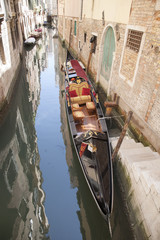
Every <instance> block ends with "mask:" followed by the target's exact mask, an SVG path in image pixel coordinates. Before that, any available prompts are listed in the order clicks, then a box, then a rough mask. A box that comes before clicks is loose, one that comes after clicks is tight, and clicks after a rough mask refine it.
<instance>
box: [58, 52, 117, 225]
mask: <svg viewBox="0 0 160 240" xmlns="http://www.w3.org/2000/svg"><path fill="white" fill-rule="evenodd" d="M62 68H63V71H64V72H65V100H66V112H67V117H68V122H69V126H70V132H71V135H72V139H73V143H74V147H75V150H76V153H77V156H78V159H79V162H80V165H81V168H82V171H83V174H84V176H85V179H86V181H87V184H88V186H89V189H90V191H91V193H92V196H93V198H94V200H95V202H96V205H97V206H98V208H99V210H100V212H101V214H102V215H103V217H104V218H105V219H106V220H107V221H109V220H110V216H111V213H112V208H113V170H112V160H111V147H110V146H111V145H110V139H109V134H108V129H107V124H106V121H105V117H104V114H103V111H102V108H101V105H100V102H99V100H98V96H97V93H96V92H95V90H94V88H93V84H92V83H91V81H90V79H89V78H88V76H87V74H86V72H85V67H84V66H83V64H82V63H81V62H80V61H78V60H76V59H74V58H72V56H71V55H70V54H69V53H68V54H67V60H66V64H65V67H64V66H62Z"/></svg>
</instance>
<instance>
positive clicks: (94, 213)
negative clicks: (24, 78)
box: [58, 44, 134, 240]
mask: <svg viewBox="0 0 160 240" xmlns="http://www.w3.org/2000/svg"><path fill="white" fill-rule="evenodd" d="M58 56H59V66H61V64H63V63H64V61H65V58H66V51H65V50H64V49H63V48H62V47H61V45H60V44H59V55H58ZM59 75H60V82H59V85H60V92H61V90H62V92H61V94H60V96H61V97H60V108H61V122H62V125H61V129H62V133H63V138H64V143H65V146H66V161H67V164H68V168H69V173H70V182H71V186H72V188H76V189H77V201H78V205H79V210H78V211H77V216H78V218H79V222H80V229H81V234H82V239H87V240H97V239H98V240H105V239H107V240H109V239H111V236H110V233H109V228H108V224H107V223H106V222H105V220H104V219H103V217H102V216H101V215H100V213H99V211H98V208H97V206H96V204H95V203H94V201H93V198H92V196H91V194H90V192H89V188H88V186H87V184H86V181H85V179H84V176H83V173H82V171H81V167H80V164H79V162H78V158H77V155H76V152H75V150H74V146H73V143H72V140H71V135H70V132H69V125H68V122H67V117H66V109H65V99H64V94H63V89H64V75H63V73H61V72H60V73H59ZM111 130H114V129H111ZM114 182H115V189H114V190H115V193H114V209H113V214H112V218H111V225H112V234H113V236H112V239H113V240H128V239H130V240H131V239H132V240H133V239H134V234H133V232H132V230H131V226H130V223H129V219H128V218H127V217H128V216H126V212H127V211H126V209H125V205H124V202H123V201H122V197H121V192H120V189H119V184H118V182H117V178H116V176H115V177H114Z"/></svg>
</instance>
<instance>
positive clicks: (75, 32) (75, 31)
mask: <svg viewBox="0 0 160 240" xmlns="http://www.w3.org/2000/svg"><path fill="white" fill-rule="evenodd" d="M76 24H77V22H76V21H74V35H75V36H76V35H77V28H76Z"/></svg>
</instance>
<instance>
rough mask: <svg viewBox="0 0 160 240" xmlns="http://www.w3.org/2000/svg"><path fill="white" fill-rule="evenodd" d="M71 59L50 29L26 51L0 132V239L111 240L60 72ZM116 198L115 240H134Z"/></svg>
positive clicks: (121, 207)
mask: <svg viewBox="0 0 160 240" xmlns="http://www.w3.org/2000/svg"><path fill="white" fill-rule="evenodd" d="M65 57H66V50H65V49H64V48H62V46H61V44H60V42H58V39H53V31H52V30H50V31H48V30H47V29H44V33H43V37H42V39H40V40H39V42H38V43H37V45H36V46H34V47H33V48H32V49H27V51H26V53H25V59H24V62H23V64H22V69H21V72H20V74H19V76H18V83H17V87H16V94H15V95H14V96H13V99H12V104H11V106H10V109H9V112H8V114H7V116H6V117H5V119H4V121H3V123H2V125H1V127H0V193H1V198H0V212H1V218H0V239H18V240H19V239H56V240H58V239H60V240H63V239H67V240H68V239H69V240H71V239H74V240H75V239H76V240H82V239H83V240H85V239H86V240H97V239H98V240H105V239H107V240H109V239H111V238H110V235H109V231H108V225H107V223H106V222H105V220H104V219H103V218H102V216H101V215H100V213H99V211H98V209H97V206H96V204H95V203H94V200H93V198H92V195H91V194H90V191H89V189H88V186H87V184H86V181H85V178H84V176H83V174H82V171H81V168H80V165H79V162H78V159H77V156H76V153H75V151H74V147H73V145H72V141H71V136H70V132H69V127H68V122H67V117H66V110H65V99H64V95H63V90H64V75H63V73H62V72H60V67H59V66H61V64H62V63H64V61H65ZM35 128H36V130H35ZM42 176H43V178H42ZM116 192H117V191H116ZM115 199H116V204H114V206H116V207H114V214H113V218H112V227H113V238H112V239H113V240H117V239H118V240H120V239H123V240H125V239H126V240H127V239H132V237H131V233H130V230H128V229H129V228H128V224H126V219H125V218H124V213H123V205H122V204H121V201H120V199H119V196H117V195H116V196H115ZM44 206H45V208H44ZM46 215H47V216H46Z"/></svg>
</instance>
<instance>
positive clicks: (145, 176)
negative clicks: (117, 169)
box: [132, 158, 160, 207]
mask: <svg viewBox="0 0 160 240" xmlns="http://www.w3.org/2000/svg"><path fill="white" fill-rule="evenodd" d="M159 169H160V158H157V159H156V160H152V161H142V162H134V163H133V165H132V171H133V174H134V177H135V179H136V181H138V180H139V179H140V180H141V182H142V185H143V186H144V189H145V192H146V194H148V193H149V192H150V191H152V192H155V193H156V195H157V194H158V195H159V197H160V171H159ZM152 188H154V189H152ZM159 207H160V199H159Z"/></svg>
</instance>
